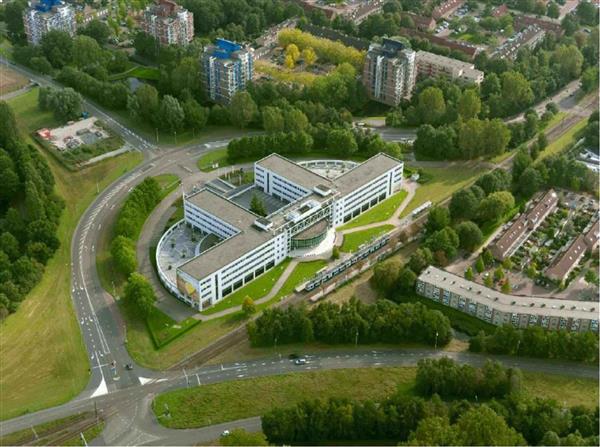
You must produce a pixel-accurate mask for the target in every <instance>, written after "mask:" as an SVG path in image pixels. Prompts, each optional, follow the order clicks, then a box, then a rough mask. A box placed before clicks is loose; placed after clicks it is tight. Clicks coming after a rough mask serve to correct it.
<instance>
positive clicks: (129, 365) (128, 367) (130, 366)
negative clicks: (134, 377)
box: [125, 363, 133, 371]
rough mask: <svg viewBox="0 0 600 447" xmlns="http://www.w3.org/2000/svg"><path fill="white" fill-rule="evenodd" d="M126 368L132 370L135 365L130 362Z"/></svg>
mask: <svg viewBox="0 0 600 447" xmlns="http://www.w3.org/2000/svg"><path fill="white" fill-rule="evenodd" d="M125 369H126V370H127V371H131V370H132V369H133V365H132V364H131V363H128V364H126V365H125Z"/></svg>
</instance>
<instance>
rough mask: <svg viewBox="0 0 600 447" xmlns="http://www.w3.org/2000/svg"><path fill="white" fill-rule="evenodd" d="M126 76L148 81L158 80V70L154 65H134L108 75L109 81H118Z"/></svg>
mask: <svg viewBox="0 0 600 447" xmlns="http://www.w3.org/2000/svg"><path fill="white" fill-rule="evenodd" d="M127 78H138V79H145V80H148V81H158V80H159V79H160V70H159V69H158V68H156V67H143V66H141V65H136V66H135V67H132V68H130V69H129V70H127V71H124V72H123V73H117V74H115V75H111V76H109V77H108V79H109V81H118V80H121V79H127Z"/></svg>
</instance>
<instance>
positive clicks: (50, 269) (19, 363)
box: [0, 89, 142, 419]
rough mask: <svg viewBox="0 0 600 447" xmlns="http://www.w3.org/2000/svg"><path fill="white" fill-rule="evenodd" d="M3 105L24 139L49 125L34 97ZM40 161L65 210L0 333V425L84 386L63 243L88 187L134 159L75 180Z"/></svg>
mask: <svg viewBox="0 0 600 447" xmlns="http://www.w3.org/2000/svg"><path fill="white" fill-rule="evenodd" d="M8 103H9V104H10V105H11V107H13V110H14V112H15V116H16V119H17V124H18V126H19V129H20V130H21V131H22V132H23V134H24V135H25V134H29V132H31V131H33V130H35V129H38V128H40V127H44V126H52V125H53V124H54V121H53V118H52V115H51V114H47V113H39V112H38V110H37V89H34V90H33V91H32V92H28V93H27V94H26V95H20V96H18V97H16V98H13V99H11V100H9V101H8ZM27 140H28V141H29V142H32V140H31V139H30V138H27ZM42 153H43V154H44V155H47V154H46V153H45V152H42ZM46 159H47V161H48V164H49V165H50V167H51V169H52V172H53V173H54V178H55V180H56V191H57V193H58V194H59V195H60V196H61V197H63V198H64V199H65V204H66V207H65V210H64V212H63V215H62V218H61V221H60V225H59V227H58V238H59V239H60V241H61V246H60V248H59V249H58V250H57V252H56V253H55V254H54V257H53V258H52V259H51V260H50V261H49V262H48V265H47V266H46V271H45V273H44V276H43V278H42V280H41V282H40V283H39V284H38V285H37V286H36V287H35V288H34V289H33V290H32V291H31V293H30V294H29V295H28V297H27V298H26V299H25V300H24V301H23V303H21V305H20V307H19V310H18V311H17V312H16V313H14V314H12V315H10V316H9V317H8V318H7V319H6V320H5V321H4V322H3V323H2V325H1V326H0V419H7V418H11V417H15V416H18V415H20V414H23V413H25V412H31V411H36V410H40V409H42V408H46V407H49V406H54V405H58V404H61V403H63V402H66V401H68V400H70V399H72V398H73V397H74V396H75V395H77V394H78V393H79V392H80V391H81V390H82V389H83V388H84V387H85V385H86V384H87V381H88V377H89V372H88V359H87V354H86V352H85V348H84V345H83V340H82V338H81V334H80V331H79V325H78V324H77V320H76V318H75V312H74V309H73V306H72V302H71V274H70V273H71V272H70V268H69V265H70V262H71V237H72V236H73V232H74V231H75V227H76V226H77V223H78V222H79V218H80V217H81V214H82V213H83V212H84V211H85V210H86V209H87V207H88V206H89V205H90V203H91V202H92V200H93V199H94V197H95V196H96V187H99V188H100V190H102V189H104V188H105V187H106V186H108V185H109V184H110V183H112V182H113V181H114V180H116V179H117V178H118V177H120V176H121V175H123V174H124V173H125V172H127V171H129V170H131V169H132V168H133V167H134V166H136V165H137V164H138V163H140V162H141V160H142V155H141V154H140V153H138V152H135V153H127V154H124V155H121V156H119V157H115V158H112V159H109V160H105V161H102V162H100V163H98V164H96V165H94V166H92V167H90V168H86V169H84V170H81V171H78V172H75V173H74V172H70V171H67V170H66V169H64V168H63V167H62V166H61V165H60V164H59V163H58V162H57V161H55V160H54V158H52V157H49V156H47V157H46Z"/></svg>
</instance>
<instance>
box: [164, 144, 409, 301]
mask: <svg viewBox="0 0 600 447" xmlns="http://www.w3.org/2000/svg"><path fill="white" fill-rule="evenodd" d="M402 171H403V163H402V162H401V161H399V160H396V159H395V158H392V157H390V156H388V155H385V154H378V155H375V156H374V157H372V158H370V159H369V160H367V161H365V162H364V163H361V164H358V165H356V166H355V167H353V168H352V169H350V170H348V171H346V172H345V173H343V174H341V175H340V176H338V177H336V178H334V179H330V178H328V177H324V176H321V175H320V174H318V173H316V172H314V171H312V170H310V169H308V168H307V167H304V166H302V165H300V164H297V163H295V162H293V161H290V160H288V159H286V158H284V157H281V156H279V155H277V154H272V155H269V156H267V157H265V158H263V159H262V160H259V161H257V162H256V163H255V164H254V184H253V185H252V186H251V187H250V188H253V189H252V191H254V192H253V193H252V194H256V192H260V194H264V197H266V198H272V200H275V201H279V202H280V203H281V204H282V206H280V207H278V208H277V209H275V210H274V211H273V212H271V213H270V214H268V215H267V216H265V217H260V216H258V215H256V214H254V213H253V212H251V211H250V210H249V209H247V208H245V207H243V206H241V205H240V204H239V203H238V202H236V201H235V200H236V198H235V196H228V197H226V196H225V195H222V194H219V193H217V192H215V191H213V190H210V189H207V188H203V189H201V190H199V191H196V192H192V193H191V194H189V195H186V196H185V197H184V210H185V213H184V219H185V222H186V224H188V225H190V226H191V227H193V228H194V229H195V230H197V231H199V232H200V233H201V234H202V235H215V236H217V237H218V239H219V242H218V243H217V244H216V245H214V246H213V247H212V248H209V249H208V250H205V251H203V252H200V253H199V254H198V255H197V256H195V257H194V258H192V259H191V260H189V261H187V262H184V263H183V264H181V265H179V266H176V270H177V271H176V279H175V280H176V284H166V283H167V282H172V281H169V279H168V277H167V275H165V274H161V271H160V269H159V276H160V277H161V280H162V281H163V282H164V283H165V285H166V286H167V288H168V289H169V290H171V291H173V292H174V293H175V294H176V295H177V296H178V298H179V299H181V300H182V301H184V302H186V303H188V304H189V305H191V306H193V307H194V308H197V309H199V310H203V309H207V308H208V307H210V306H212V305H214V304H215V303H217V302H219V301H220V300H222V299H223V298H225V297H226V296H228V295H230V294H231V293H233V292H234V291H236V290H238V289H239V288H240V287H243V286H244V285H245V284H248V283H249V282H251V281H252V280H254V279H255V278H256V277H258V276H260V275H262V274H263V273H265V272H266V271H268V270H270V269H272V268H273V267H275V266H276V265H277V264H279V263H281V262H282V261H283V260H285V259H286V258H287V257H289V256H290V255H292V256H293V255H294V253H293V252H294V251H295V250H300V251H302V250H307V249H311V248H314V247H317V246H319V244H320V243H321V242H322V241H323V240H324V239H325V237H326V235H327V234H332V232H333V229H335V228H337V227H339V226H341V225H343V224H344V223H346V222H348V221H350V220H351V219H353V218H355V217H356V216H358V215H360V214H361V213H363V212H364V211H366V210H368V209H369V208H371V207H372V206H374V205H376V204H377V203H379V202H381V201H382V200H385V199H386V198H388V197H389V196H390V195H392V194H393V193H394V192H396V191H397V190H398V189H399V188H400V186H401V184H402ZM166 234H167V233H166ZM164 237H165V236H163V238H164ZM161 244H162V239H161V242H159V250H160V247H161Z"/></svg>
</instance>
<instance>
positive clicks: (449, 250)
mask: <svg viewBox="0 0 600 447" xmlns="http://www.w3.org/2000/svg"><path fill="white" fill-rule="evenodd" d="M458 244H459V239H458V235H457V234H456V232H455V231H454V230H453V229H452V228H450V227H446V228H444V229H441V230H439V231H436V232H435V233H433V234H432V235H431V236H429V237H428V238H427V239H426V240H425V246H426V247H428V248H429V249H430V250H431V252H432V253H434V254H437V253H438V252H441V253H443V254H444V255H445V258H446V260H447V261H450V260H451V259H453V258H454V257H456V252H457V249H458ZM438 264H440V265H442V264H444V260H443V259H441V258H439V257H438Z"/></svg>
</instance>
